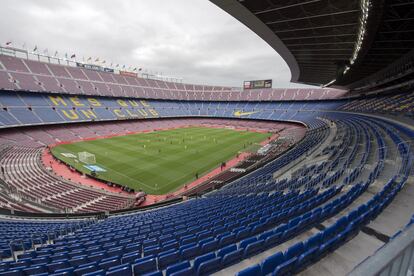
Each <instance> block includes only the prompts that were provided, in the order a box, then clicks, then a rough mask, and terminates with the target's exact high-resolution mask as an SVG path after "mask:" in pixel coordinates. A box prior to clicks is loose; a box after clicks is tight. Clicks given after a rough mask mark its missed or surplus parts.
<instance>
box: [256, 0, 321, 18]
mask: <svg viewBox="0 0 414 276" xmlns="http://www.w3.org/2000/svg"><path fill="white" fill-rule="evenodd" d="M321 1H322V0H311V1H306V2H300V3H296V4H292V5H286V6H283V7H278V8H271V9H268V10H263V11H258V12H254V13H253V14H255V15H258V14H264V13H268V12H274V11H280V10H284V9H289V8H294V7H298V6H303V5H307V4H313V3H317V2H321Z"/></svg>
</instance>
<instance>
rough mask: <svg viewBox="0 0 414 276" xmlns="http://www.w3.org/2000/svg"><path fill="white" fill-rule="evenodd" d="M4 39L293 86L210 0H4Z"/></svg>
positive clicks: (277, 61)
mask: <svg viewBox="0 0 414 276" xmlns="http://www.w3.org/2000/svg"><path fill="white" fill-rule="evenodd" d="M1 6H2V7H1V9H0V25H1V26H2V27H1V28H0V39H1V41H0V43H1V44H3V45H4V43H5V42H7V41H12V42H13V46H15V47H21V46H22V45H23V43H25V44H26V45H27V48H28V49H29V50H32V49H33V47H34V46H35V45H37V46H38V49H39V51H40V52H41V51H43V50H44V49H45V48H47V49H48V51H49V53H50V54H53V53H54V52H55V51H58V52H59V53H60V56H64V53H66V52H67V53H68V54H72V53H75V54H76V56H77V58H78V59H80V60H81V59H82V57H85V59H87V58H88V57H89V56H92V57H93V58H96V57H99V58H100V59H101V60H102V59H104V60H106V61H107V63H111V62H113V63H114V64H117V63H119V64H122V65H123V64H125V65H126V66H133V67H142V68H144V69H147V70H148V71H152V72H162V73H163V74H164V75H170V76H175V77H182V78H184V81H185V82H188V83H200V84H216V85H228V86H238V87H240V86H241V85H242V82H243V80H254V79H267V78H271V79H273V83H274V84H273V87H298V86H300V85H298V84H291V83H290V82H289V80H290V71H289V68H288V67H287V65H286V63H285V62H284V61H283V59H282V58H281V57H280V56H279V55H278V54H277V53H276V52H275V51H274V50H273V49H272V48H271V47H270V46H269V45H267V44H266V43H265V42H264V41H262V40H261V39H260V38H259V37H258V36H257V35H256V34H254V33H253V32H252V31H250V29H248V28H247V27H245V26H244V25H243V24H241V23H240V22H238V21H237V20H236V19H234V18H232V17H231V16H230V15H228V14H227V13H225V12H224V11H222V10H221V9H220V8H218V7H216V6H215V5H214V4H212V3H211V2H209V1H208V0H35V1H34V0H1Z"/></svg>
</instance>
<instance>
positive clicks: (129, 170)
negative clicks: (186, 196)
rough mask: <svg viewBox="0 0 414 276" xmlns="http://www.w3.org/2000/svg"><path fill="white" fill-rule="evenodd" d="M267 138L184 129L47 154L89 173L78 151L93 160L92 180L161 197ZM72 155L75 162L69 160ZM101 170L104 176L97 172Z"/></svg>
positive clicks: (264, 135) (93, 142)
mask: <svg viewBox="0 0 414 276" xmlns="http://www.w3.org/2000/svg"><path fill="white" fill-rule="evenodd" d="M269 136H271V134H270V133H257V132H249V131H237V130H231V129H224V128H208V127H188V128H178V129H172V130H161V131H154V132H148V133H138V134H131V135H125V136H117V137H111V138H104V139H97V140H90V141H82V142H75V143H71V144H62V145H58V146H56V147H54V148H52V154H53V155H54V156H55V157H56V158H58V159H60V160H62V161H63V162H65V163H67V164H69V165H71V166H73V167H75V168H76V169H77V170H79V171H81V172H84V173H87V174H90V173H91V170H90V169H88V168H86V167H85V166H86V164H84V163H82V162H79V160H78V159H77V156H78V153H79V152H88V153H91V154H94V155H95V159H96V164H94V165H96V166H98V167H99V168H98V169H97V170H95V171H96V173H97V177H98V178H100V179H102V180H106V181H111V182H113V183H118V184H121V185H124V186H128V187H130V188H133V189H135V190H138V189H141V190H143V191H145V192H146V193H149V194H166V193H169V192H172V191H174V190H176V189H178V188H179V187H181V186H182V185H184V184H186V183H189V182H191V181H193V180H194V179H195V176H196V174H198V175H199V176H202V175H203V174H205V173H207V172H209V171H211V170H212V169H214V168H216V167H218V166H220V164H221V163H222V162H225V161H228V160H230V159H232V158H234V157H235V156H236V155H237V153H238V152H243V151H248V150H249V149H252V148H257V145H258V143H259V142H261V141H263V140H265V139H267V137H269ZM74 156H76V157H74ZM100 169H103V170H105V171H100V172H99V170H100Z"/></svg>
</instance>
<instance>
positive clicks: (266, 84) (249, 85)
mask: <svg viewBox="0 0 414 276" xmlns="http://www.w3.org/2000/svg"><path fill="white" fill-rule="evenodd" d="M243 88H244V89H263V88H272V80H254V81H245V82H244V83H243Z"/></svg>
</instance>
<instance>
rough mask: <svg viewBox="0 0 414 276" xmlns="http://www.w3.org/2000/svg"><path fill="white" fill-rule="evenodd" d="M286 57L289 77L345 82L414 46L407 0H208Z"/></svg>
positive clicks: (411, 6)
mask: <svg viewBox="0 0 414 276" xmlns="http://www.w3.org/2000/svg"><path fill="white" fill-rule="evenodd" d="M211 2H213V3H214V4H216V5H217V6H219V7H220V8H222V9H223V10H225V11H226V12H228V13H229V14H231V15H232V16H234V17H235V18H236V19H238V20H239V21H241V22H242V23H244V24H245V25H246V26H247V27H249V28H250V29H251V30H253V31H254V32H255V33H256V34H258V35H259V36H260V37H261V38H263V39H264V40H265V41H266V42H267V43H269V45H270V46H272V47H273V48H274V49H275V50H276V51H277V52H278V53H279V54H280V55H281V56H282V57H283V58H284V59H285V61H286V62H287V64H288V66H289V67H290V70H291V73H292V78H291V81H292V82H300V83H307V84H317V85H324V84H328V83H331V82H332V81H333V80H335V82H334V84H335V85H338V86H342V87H346V86H349V85H350V84H352V83H355V82H357V81H359V80H361V79H363V78H366V77H368V76H370V75H371V74H373V73H375V72H377V71H378V70H380V69H382V68H384V67H386V66H388V65H389V64H391V63H392V62H393V61H395V60H397V59H399V58H400V57H402V56H403V55H405V54H406V53H407V52H408V51H410V50H411V49H413V48H414V31H413V30H414V24H413V23H414V1H412V0H282V1H281V0H211Z"/></svg>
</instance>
